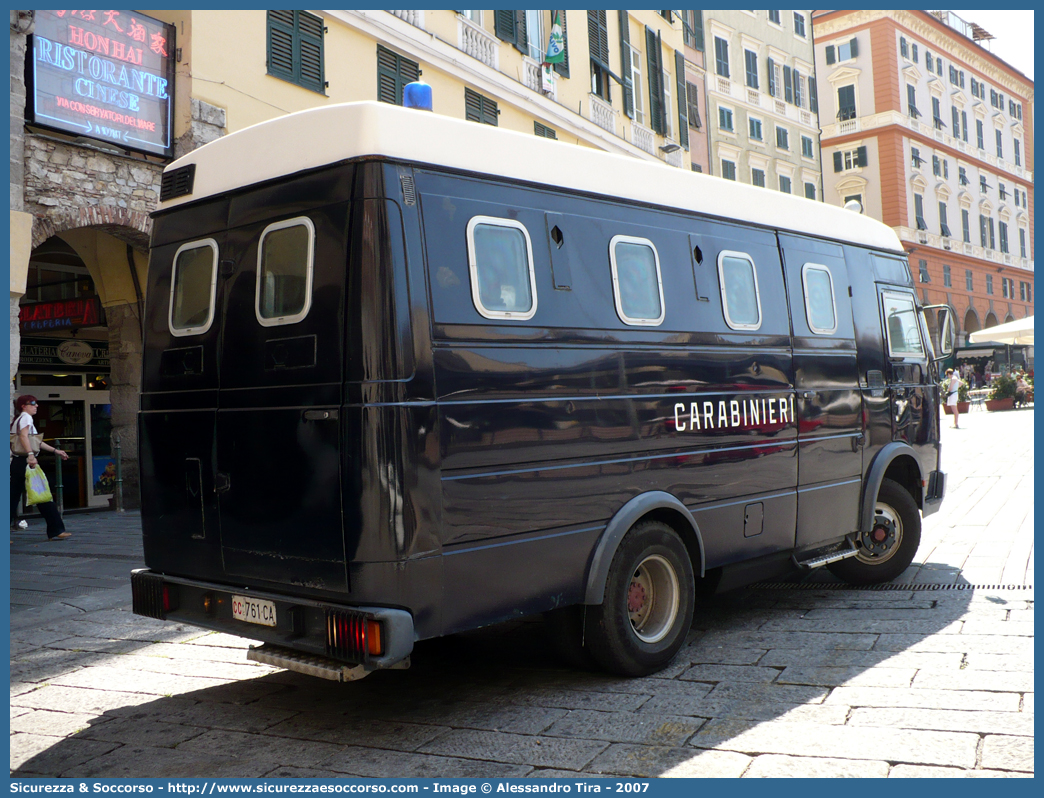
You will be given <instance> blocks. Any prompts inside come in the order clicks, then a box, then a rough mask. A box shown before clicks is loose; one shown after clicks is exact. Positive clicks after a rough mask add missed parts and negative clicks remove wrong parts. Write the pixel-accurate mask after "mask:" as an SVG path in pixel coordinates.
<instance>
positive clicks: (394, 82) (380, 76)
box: [377, 44, 420, 105]
mask: <svg viewBox="0 0 1044 798" xmlns="http://www.w3.org/2000/svg"><path fill="white" fill-rule="evenodd" d="M419 77H420V66H419V65H418V64H417V62H416V61H411V60H410V59H408V58H403V57H402V56H401V55H399V54H398V53H393V52H392V51H391V50H389V49H388V48H386V47H382V46H381V45H379V44H378V45H377V99H378V100H379V101H380V102H382V103H392V104H393V105H402V90H403V87H404V86H405V85H406V84H407V83H412V82H413V81H415V80H417V78H419Z"/></svg>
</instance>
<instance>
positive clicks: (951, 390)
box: [946, 369, 961, 429]
mask: <svg viewBox="0 0 1044 798" xmlns="http://www.w3.org/2000/svg"><path fill="white" fill-rule="evenodd" d="M946 376H947V377H949V380H950V382H949V384H948V385H947V386H946V406H947V407H949V408H950V410H951V411H952V412H953V428H954V429H959V427H958V426H957V418H958V417H959V416H960V411H959V410H958V409H957V395H958V394H959V393H960V390H961V378H960V377H958V376H957V373H956V372H955V371H954V370H953V369H946Z"/></svg>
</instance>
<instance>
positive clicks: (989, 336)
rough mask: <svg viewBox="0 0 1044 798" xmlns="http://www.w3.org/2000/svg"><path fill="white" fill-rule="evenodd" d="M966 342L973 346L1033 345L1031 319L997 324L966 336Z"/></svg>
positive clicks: (1030, 317) (1028, 317)
mask: <svg viewBox="0 0 1044 798" xmlns="http://www.w3.org/2000/svg"><path fill="white" fill-rule="evenodd" d="M968 341H969V342H970V343H973V344H980V343H987V342H993V343H996V344H1002V345H1003V344H1028V345H1030V346H1032V345H1033V317H1032V316H1027V317H1026V318H1024V319H1016V320H1015V321H1009V322H1008V323H1007V324H998V325H997V326H996V327H989V328H987V329H985V330H979V331H978V332H973V333H972V334H971V335H969V336H968Z"/></svg>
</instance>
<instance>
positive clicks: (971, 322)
mask: <svg viewBox="0 0 1044 798" xmlns="http://www.w3.org/2000/svg"><path fill="white" fill-rule="evenodd" d="M981 329H982V325H980V324H979V314H978V313H976V312H975V308H968V312H967V313H965V314H964V331H965V332H966V333H968V334H969V335H971V334H972V333H973V332H978V331H979V330H981Z"/></svg>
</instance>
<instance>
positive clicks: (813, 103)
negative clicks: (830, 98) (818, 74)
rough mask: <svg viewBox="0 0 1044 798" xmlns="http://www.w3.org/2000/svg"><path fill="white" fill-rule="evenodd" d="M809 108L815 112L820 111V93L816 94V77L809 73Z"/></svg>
mask: <svg viewBox="0 0 1044 798" xmlns="http://www.w3.org/2000/svg"><path fill="white" fill-rule="evenodd" d="M808 108H809V110H810V111H811V112H812V113H814V114H818V113H819V95H818V94H816V79H815V78H814V77H812V76H811V75H809V78H808Z"/></svg>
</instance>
